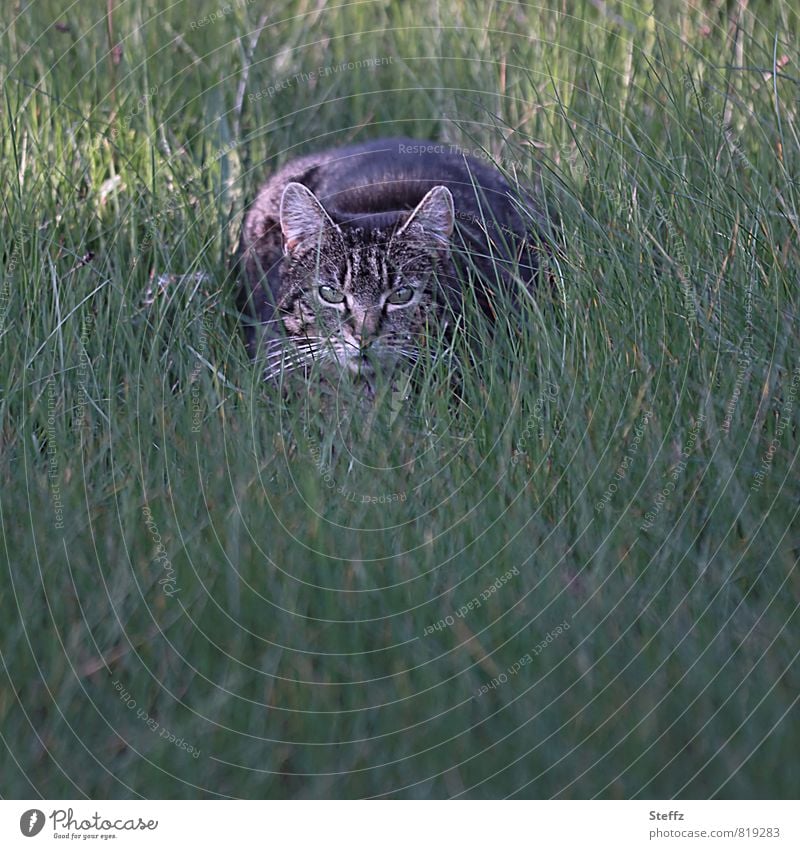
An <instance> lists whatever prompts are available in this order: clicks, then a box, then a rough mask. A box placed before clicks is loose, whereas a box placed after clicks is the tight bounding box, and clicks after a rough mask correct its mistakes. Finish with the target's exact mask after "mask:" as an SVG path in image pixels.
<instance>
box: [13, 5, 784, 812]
mask: <svg viewBox="0 0 800 849" xmlns="http://www.w3.org/2000/svg"><path fill="white" fill-rule="evenodd" d="M109 8H111V10H112V13H111V14H110V15H109V14H108V13H107V4H106V3H104V2H99V0H98V2H87V0H79V2H76V3H68V2H66V0H36V2H34V3H17V4H14V5H13V11H12V12H11V13H10V14H8V13H7V15H6V17H5V18H4V20H3V22H2V25H0V78H1V82H2V107H0V169H1V173H2V184H1V185H0V196H1V197H2V215H0V256H2V263H0V568H2V581H0V661H1V668H0V795H1V796H2V797H4V798H34V797H37V796H42V797H45V798H75V797H83V796H86V797H90V798H140V797H145V798H160V797H165V798H216V797H244V798H309V797H314V798H318V797H334V798H361V797H374V796H382V797H392V798H442V797H469V798H501V797H502V798H505V797H516V798H593V797H599V798H708V797H715V798H796V797H797V796H798V795H800V771H798V769H797V758H796V753H797V752H798V751H800V724H799V723H798V697H800V665H799V664H798V651H799V650H800V639H799V638H798V626H799V625H800V613H798V604H800V573H799V572H798V559H799V558H800V522H798V508H799V507H800V474H799V471H800V465H799V463H798V448H799V447H800V324H798V316H799V315H800V313H799V311H798V310H799V308H800V287H799V285H798V283H799V281H800V255H799V247H800V230H799V229H798V220H799V219H798V206H799V205H800V184H798V175H799V174H800V137H799V136H798V131H799V130H800V127H799V126H798V111H799V110H800V92H799V90H798V88H799V87H800V68H798V65H797V60H798V55H797V49H796V48H797V45H798V43H800V21H799V20H798V9H797V6H796V4H793V3H790V2H788V1H784V0H772V2H770V0H750V2H732V1H731V2H725V0H666V2H663V3H662V2H659V3H657V4H652V5H651V4H644V3H625V2H618V0H605V2H590V0H578V2H574V3H573V2H570V3H566V2H560V0H554V2H552V3H550V4H541V5H540V4H534V3H530V4H525V3H517V2H500V1H499V0H498V2H491V3H485V2H480V0H457V2H449V3H428V4H422V3H401V2H395V0H385V1H384V0H379V1H378V2H353V3H344V4H336V3H334V2H328V0H286V2H281V3H277V2H276V3H265V2H261V0H230V2H227V3H223V2H221V0H220V1H219V2H214V3H211V2H209V3H202V4H198V3H188V2H176V3H172V4H165V3H158V2H155V0H141V1H140V2H130V1H129V2H125V0H116V2H114V3H111V4H110V7H109ZM381 135H405V136H412V137H417V138H421V139H430V140H433V141H435V142H437V143H442V144H446V145H452V146H457V147H458V148H459V149H462V150H465V151H470V152H473V153H475V154H476V155H478V156H482V157H485V158H490V159H491V160H492V161H494V162H496V163H497V164H498V167H500V168H501V169H502V170H503V171H504V172H505V173H506V174H507V175H508V176H509V177H510V178H511V179H513V180H518V181H519V182H521V183H524V184H526V185H530V186H533V187H534V189H535V191H536V193H537V195H538V196H539V197H540V198H541V201H542V204H543V205H544V206H546V207H547V209H548V210H550V212H551V214H552V216H553V218H554V220H555V221H557V222H558V225H559V226H558V236H557V239H558V246H557V250H556V251H554V252H553V255H552V258H551V259H550V261H549V263H548V267H549V272H550V273H551V275H552V279H553V280H554V285H553V286H552V287H542V289H541V291H539V292H538V293H537V296H536V297H534V298H531V299H529V300H528V301H526V302H525V303H524V305H523V306H522V308H521V310H520V311H518V312H516V313H514V312H511V313H509V314H507V315H506V316H505V319H504V320H501V321H500V322H499V323H498V325H497V326H496V327H495V328H494V329H490V328H487V327H486V326H485V325H484V324H482V322H481V319H480V317H479V316H478V314H477V312H476V311H475V310H472V311H470V310H469V309H468V310H467V319H468V327H469V333H468V334H466V333H465V335H464V338H462V339H461V340H460V341H457V343H456V346H455V349H454V350H453V352H452V354H453V356H452V358H450V359H448V358H439V359H438V360H437V361H436V363H434V364H433V365H431V366H429V367H427V368H425V367H423V368H422V369H421V372H420V374H419V375H417V376H416V379H415V381H414V383H413V386H409V388H408V391H407V392H397V391H393V390H392V387H391V386H390V385H389V386H387V387H386V391H384V392H383V393H379V395H378V397H377V398H376V400H375V402H374V403H372V404H369V405H365V404H364V403H363V399H360V398H359V397H358V395H357V393H355V392H354V391H353V390H352V389H351V387H349V386H348V385H347V382H343V383H342V384H341V385H340V386H337V387H336V388H335V391H326V390H325V388H324V385H323V384H322V383H320V382H319V381H314V380H311V381H309V384H308V386H307V387H305V388H303V387H300V391H292V392H283V393H282V392H280V391H276V389H275V388H274V387H270V386H267V385H265V384H264V383H263V382H262V381H261V380H260V370H259V367H258V364H253V363H251V362H250V361H249V359H248V356H247V353H246V351H245V348H244V344H243V340H242V335H241V332H240V325H239V317H238V315H237V310H236V306H235V295H236V281H235V274H234V273H233V272H232V270H231V269H232V256H233V252H234V251H235V248H236V242H237V238H238V231H239V228H240V225H241V217H242V213H243V210H244V209H246V206H247V204H248V202H249V201H250V200H251V199H252V197H253V195H254V193H255V191H256V189H257V187H258V186H259V184H260V182H261V181H262V180H263V179H264V178H265V177H266V176H267V175H268V174H269V173H270V171H271V170H272V169H273V168H275V167H277V166H278V165H279V164H281V163H282V162H284V161H286V159H288V158H289V157H291V156H293V155H296V154H298V153H303V152H308V151H311V150H314V149H318V148H322V147H326V146H330V145H334V144H344V143H347V142H351V141H356V140H362V139H368V138H375V137H378V136H381ZM467 335H469V336H470V337H473V338H474V337H477V338H478V339H479V340H482V342H481V345H480V346H479V350H481V351H482V352H483V356H480V357H476V356H475V354H474V351H475V347H474V346H472V347H470V341H469V340H468V339H467V338H466V336H467ZM459 346H460V347H459ZM470 357H472V360H470ZM453 362H461V363H468V367H466V368H463V369H462V374H461V380H460V391H459V393H458V394H454V393H453V392H452V391H451V387H452V369H453V368H454V366H453V365H452V363H453ZM792 752H794V753H795V754H794V755H792V754H791V753H792Z"/></svg>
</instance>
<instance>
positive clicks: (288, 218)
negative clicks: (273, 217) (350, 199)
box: [281, 183, 339, 251]
mask: <svg viewBox="0 0 800 849" xmlns="http://www.w3.org/2000/svg"><path fill="white" fill-rule="evenodd" d="M328 228H330V229H332V230H338V229H339V228H338V227H337V226H336V224H334V223H333V220H332V219H331V217H330V215H328V213H327V212H325V208H324V207H323V206H322V204H321V203H320V202H319V201H318V200H317V196H316V195H315V194H314V192H312V191H311V189H308V188H306V187H305V186H304V185H303V184H302V183H288V184H287V185H286V188H285V189H284V190H283V194H282V195H281V230H282V231H283V244H284V247H285V248H286V250H287V251H293V250H294V249H295V248H296V247H297V246H298V245H299V244H300V243H301V242H305V241H306V240H308V239H313V241H314V242H318V241H319V239H320V237H321V236H322V233H323V231H324V230H326V229H328Z"/></svg>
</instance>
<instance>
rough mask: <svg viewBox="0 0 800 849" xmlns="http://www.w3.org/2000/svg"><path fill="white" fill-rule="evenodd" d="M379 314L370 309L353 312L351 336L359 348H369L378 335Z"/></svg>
mask: <svg viewBox="0 0 800 849" xmlns="http://www.w3.org/2000/svg"><path fill="white" fill-rule="evenodd" d="M379 320H380V315H379V314H378V313H375V312H373V311H371V310H359V311H357V312H355V311H354V313H353V322H352V324H353V336H355V338H356V341H357V342H358V345H359V347H360V348H361V350H362V351H363V350H365V349H366V348H369V346H370V345H371V344H372V343H373V342H374V341H375V339H376V338H377V336H378V322H379Z"/></svg>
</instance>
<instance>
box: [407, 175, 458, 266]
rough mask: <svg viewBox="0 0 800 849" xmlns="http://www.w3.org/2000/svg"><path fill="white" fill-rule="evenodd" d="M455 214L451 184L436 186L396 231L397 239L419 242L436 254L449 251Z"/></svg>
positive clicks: (419, 244)
mask: <svg viewBox="0 0 800 849" xmlns="http://www.w3.org/2000/svg"><path fill="white" fill-rule="evenodd" d="M455 217H456V213H455V207H454V205H453V195H452V194H450V189H448V188H447V186H434V187H433V188H432V189H431V190H430V191H429V192H428V194H426V195H425V197H424V198H422V200H421V201H420V202H419V203H418V204H417V208H416V209H415V210H414V211H413V212H412V213H411V215H409V217H408V220H407V221H406V222H405V224H403V226H402V227H401V228H400V229H399V230H398V231H397V233H395V239H403V240H404V241H406V242H412V243H415V244H417V245H418V246H419V247H421V248H423V249H426V250H429V251H432V252H435V253H447V251H448V250H449V248H450V236H452V235H453V227H454V224H455Z"/></svg>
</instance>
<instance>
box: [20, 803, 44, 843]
mask: <svg viewBox="0 0 800 849" xmlns="http://www.w3.org/2000/svg"><path fill="white" fill-rule="evenodd" d="M43 828H44V813H43V812H42V811H40V810H39V809H38V808H31V809H30V810H29V811H25V813H24V814H23V815H22V816H21V817H20V818H19V830H20V831H21V832H22V833H23V834H24V835H25V837H36V835H37V834H38V833H39V832H40V831H41V830H42V829H43Z"/></svg>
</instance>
